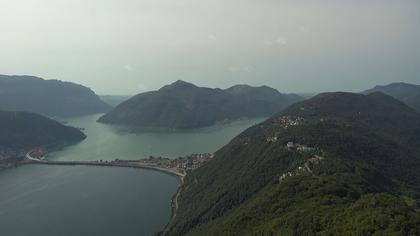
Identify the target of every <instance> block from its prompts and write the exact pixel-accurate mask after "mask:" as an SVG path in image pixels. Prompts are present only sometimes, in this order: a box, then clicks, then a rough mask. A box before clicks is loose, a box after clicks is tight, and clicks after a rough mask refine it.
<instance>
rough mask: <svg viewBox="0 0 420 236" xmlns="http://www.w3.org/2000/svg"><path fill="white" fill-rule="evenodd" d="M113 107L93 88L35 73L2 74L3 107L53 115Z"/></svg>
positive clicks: (1, 96)
mask: <svg viewBox="0 0 420 236" xmlns="http://www.w3.org/2000/svg"><path fill="white" fill-rule="evenodd" d="M110 108H111V106H109V105H108V104H106V103H104V102H103V101H101V100H100V99H99V97H98V96H97V95H96V94H95V93H94V92H93V91H92V90H90V89H89V88H87V87H84V86H82V85H79V84H75V83H70V82H63V81H59V80H44V79H41V78H38V77H33V76H7V75H0V109H1V110H9V111H29V112H35V113H39V114H42V115H46V116H50V117H55V116H58V117H69V116H80V115H88V114H94V113H103V112H107V111H108V110H110Z"/></svg>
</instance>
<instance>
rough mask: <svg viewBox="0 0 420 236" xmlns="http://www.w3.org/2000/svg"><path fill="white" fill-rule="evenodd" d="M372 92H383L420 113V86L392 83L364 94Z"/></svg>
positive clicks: (376, 87)
mask: <svg viewBox="0 0 420 236" xmlns="http://www.w3.org/2000/svg"><path fill="white" fill-rule="evenodd" d="M372 92H383V93H385V94H388V95H390V96H392V97H394V98H396V99H398V100H400V101H402V102H404V103H405V104H407V105H409V106H410V107H412V108H414V109H416V110H417V111H420V85H415V84H408V83H392V84H388V85H383V86H375V87H374V88H372V89H369V90H366V91H364V92H363V94H369V93H372Z"/></svg>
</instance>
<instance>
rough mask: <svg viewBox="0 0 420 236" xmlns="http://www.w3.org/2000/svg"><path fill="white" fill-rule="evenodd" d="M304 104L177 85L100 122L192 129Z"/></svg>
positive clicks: (287, 97) (289, 97) (277, 96)
mask: <svg viewBox="0 0 420 236" xmlns="http://www.w3.org/2000/svg"><path fill="white" fill-rule="evenodd" d="M299 100H302V98H301V97H299V96H298V95H294V94H281V93H280V92H279V91H277V90H275V89H273V88H270V87H267V86H262V87H251V86H248V85H236V86H233V87H231V88H228V89H225V90H222V89H211V88H203V87H197V86H195V85H193V84H190V83H187V82H184V81H176V82H174V83H172V84H170V85H167V86H164V87H162V88H161V89H159V90H158V91H152V92H146V93H142V94H139V95H136V96H134V97H133V98H131V99H129V100H127V101H125V102H123V103H121V104H119V105H118V106H117V107H115V108H114V109H113V110H112V111H110V112H109V113H107V114H105V115H104V116H102V117H101V118H100V119H99V122H103V123H113V124H124V125H135V126H142V127H159V128H174V129H190V128H200V127H204V126H210V125H214V124H217V123H223V122H227V121H231V120H235V119H240V118H252V117H267V116H270V115H272V114H274V113H275V112H278V111H280V110H282V109H284V108H286V107H287V106H288V105H290V104H292V103H294V102H296V101H299Z"/></svg>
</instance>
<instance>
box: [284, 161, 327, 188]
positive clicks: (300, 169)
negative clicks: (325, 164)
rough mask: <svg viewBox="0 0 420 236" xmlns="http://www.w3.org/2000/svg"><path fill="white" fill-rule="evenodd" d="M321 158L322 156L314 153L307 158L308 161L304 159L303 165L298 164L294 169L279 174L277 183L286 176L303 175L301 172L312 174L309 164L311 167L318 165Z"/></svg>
mask: <svg viewBox="0 0 420 236" xmlns="http://www.w3.org/2000/svg"><path fill="white" fill-rule="evenodd" d="M322 159H324V158H323V157H321V156H318V155H314V156H313V157H311V158H310V159H308V161H306V162H305V164H303V166H298V167H297V168H296V169H295V170H292V171H288V172H286V173H283V174H282V175H280V177H279V183H281V182H282V181H283V180H284V179H286V178H287V177H291V176H296V175H303V174H312V170H311V168H310V167H309V166H310V165H311V166H312V167H313V166H314V165H318V164H319V163H320V162H321V160H322Z"/></svg>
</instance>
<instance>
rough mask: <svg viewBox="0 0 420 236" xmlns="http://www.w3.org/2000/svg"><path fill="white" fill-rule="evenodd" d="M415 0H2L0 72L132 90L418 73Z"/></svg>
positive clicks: (341, 85) (385, 78)
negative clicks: (188, 84)
mask: <svg viewBox="0 0 420 236" xmlns="http://www.w3.org/2000/svg"><path fill="white" fill-rule="evenodd" d="M419 23H420V1H418V0H404V1H401V0H348V1H336V0H312V1H298V0H200V1H197V0H1V1H0V32H1V36H0V55H1V63H0V74H29V75H36V76H40V77H43V78H46V79H60V80H67V81H73V82H77V83H81V84H83V85H86V86H89V87H91V88H92V89H93V90H95V91H96V92H97V93H99V94H135V93H139V92H142V91H145V90H151V89H157V88H159V87H161V86H162V85H165V84H169V83H171V82H173V81H175V80H178V79H182V80H186V81H189V82H192V83H195V84H197V85H200V86H208V87H222V88H225V87H228V86H231V85H233V84H238V83H246V84H251V85H262V84H266V85H269V86H271V87H274V88H277V89H279V90H280V91H282V92H320V91H336V90H344V91H361V90H365V89H367V88H370V87H372V86H373V85H376V84H386V83H390V82H394V81H404V82H409V83H417V84H419V83H420V46H419V42H420V27H419Z"/></svg>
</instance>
